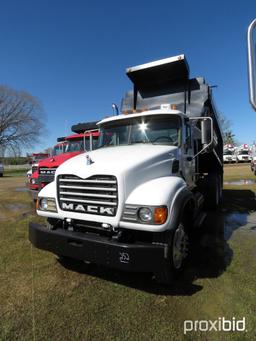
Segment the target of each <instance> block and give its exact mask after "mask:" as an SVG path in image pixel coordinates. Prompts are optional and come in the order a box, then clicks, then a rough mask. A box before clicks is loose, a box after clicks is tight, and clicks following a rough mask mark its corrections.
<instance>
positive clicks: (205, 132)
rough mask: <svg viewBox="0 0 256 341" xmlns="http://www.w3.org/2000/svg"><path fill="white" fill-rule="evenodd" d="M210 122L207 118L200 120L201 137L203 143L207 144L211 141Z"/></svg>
mask: <svg viewBox="0 0 256 341" xmlns="http://www.w3.org/2000/svg"><path fill="white" fill-rule="evenodd" d="M212 135H213V131H212V124H211V121H210V120H209V119H204V120H202V121H201V139H202V144H203V145H208V144H210V143H211V142H212Z"/></svg>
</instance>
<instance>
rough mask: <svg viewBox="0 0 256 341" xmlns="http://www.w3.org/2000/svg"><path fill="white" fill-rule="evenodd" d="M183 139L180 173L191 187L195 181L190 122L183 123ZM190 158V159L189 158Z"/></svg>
mask: <svg viewBox="0 0 256 341" xmlns="http://www.w3.org/2000/svg"><path fill="white" fill-rule="evenodd" d="M184 133H185V134H184V135H185V141H184V144H183V156H184V157H183V158H182V159H183V162H182V175H183V177H184V178H185V180H186V183H187V184H188V186H189V187H193V186H194V183H195V159H192V158H193V156H194V144H193V143H192V141H193V139H192V132H191V126H190V124H188V123H186V124H185V132H184ZM191 159H192V160H191Z"/></svg>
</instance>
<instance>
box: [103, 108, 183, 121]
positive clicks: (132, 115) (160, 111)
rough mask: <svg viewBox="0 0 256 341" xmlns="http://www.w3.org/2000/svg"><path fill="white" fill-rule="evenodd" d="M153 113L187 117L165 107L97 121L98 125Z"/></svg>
mask: <svg viewBox="0 0 256 341" xmlns="http://www.w3.org/2000/svg"><path fill="white" fill-rule="evenodd" d="M154 115H179V116H181V117H187V116H186V115H185V114H184V113H182V112H181V111H179V110H166V109H156V110H147V111H143V112H139V113H132V114H127V115H125V114H121V115H118V116H111V117H106V118H104V119H103V120H101V121H100V122H98V123H97V124H98V125H102V124H104V123H108V122H117V121H121V120H125V119H132V118H134V117H142V116H154Z"/></svg>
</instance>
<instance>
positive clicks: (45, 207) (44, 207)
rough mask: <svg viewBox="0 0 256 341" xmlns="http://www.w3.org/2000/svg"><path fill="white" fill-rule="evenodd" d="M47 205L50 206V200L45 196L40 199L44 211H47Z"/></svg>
mask: <svg viewBox="0 0 256 341" xmlns="http://www.w3.org/2000/svg"><path fill="white" fill-rule="evenodd" d="M47 207H48V202H47V199H46V198H43V199H41V200H40V208H41V209H42V210H44V211H47Z"/></svg>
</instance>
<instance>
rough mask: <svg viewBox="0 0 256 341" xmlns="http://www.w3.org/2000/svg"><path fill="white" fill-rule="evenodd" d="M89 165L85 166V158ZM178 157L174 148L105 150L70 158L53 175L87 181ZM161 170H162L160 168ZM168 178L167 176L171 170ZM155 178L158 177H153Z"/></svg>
mask: <svg viewBox="0 0 256 341" xmlns="http://www.w3.org/2000/svg"><path fill="white" fill-rule="evenodd" d="M88 156H89V157H90V159H91V161H92V163H91V164H89V165H88V164H87V157H88ZM175 157H177V147H173V146H163V145H151V144H150V145H149V144H133V145H130V146H119V147H106V148H101V149H97V150H95V151H92V152H87V153H84V154H80V155H78V156H76V157H73V158H72V159H70V160H67V161H66V162H64V163H63V164H62V165H61V166H60V167H58V169H57V171H56V175H57V176H58V175H60V174H74V175H77V176H79V177H81V178H87V177H89V176H91V175H94V174H110V175H116V176H118V175H121V174H124V173H127V172H130V171H133V170H135V169H136V170H138V169H141V168H148V167H150V168H152V167H154V166H155V165H159V163H160V164H161V163H165V162H170V160H171V159H173V158H175ZM160 168H161V167H160ZM168 175H170V168H169V172H168ZM156 176H157V175H156Z"/></svg>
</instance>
